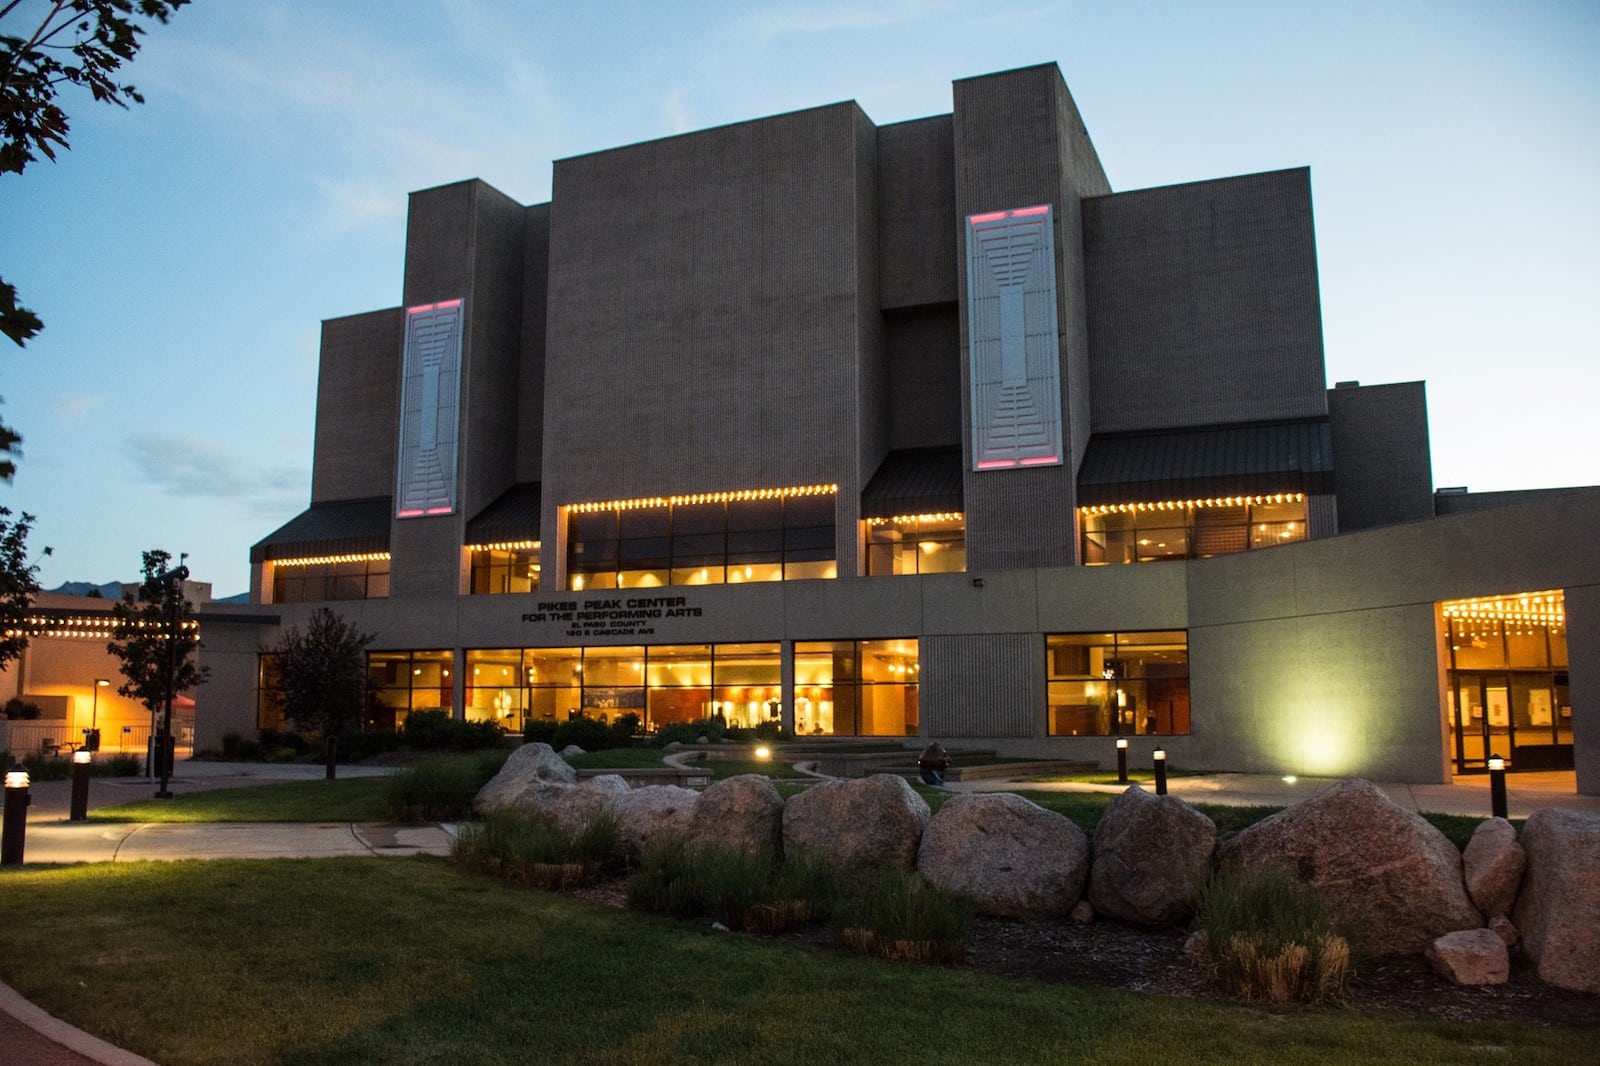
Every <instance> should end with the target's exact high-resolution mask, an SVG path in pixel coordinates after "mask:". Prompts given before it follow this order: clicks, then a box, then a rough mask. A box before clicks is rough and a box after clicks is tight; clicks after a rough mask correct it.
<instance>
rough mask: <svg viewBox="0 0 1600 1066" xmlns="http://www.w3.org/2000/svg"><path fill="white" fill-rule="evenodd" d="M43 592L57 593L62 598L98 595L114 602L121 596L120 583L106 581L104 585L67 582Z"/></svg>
mask: <svg viewBox="0 0 1600 1066" xmlns="http://www.w3.org/2000/svg"><path fill="white" fill-rule="evenodd" d="M45 591H46V592H55V593H59V594H61V595H63V596H93V595H95V594H96V593H99V594H100V595H101V596H104V597H105V598H106V599H108V600H114V599H117V598H118V597H119V596H121V595H122V582H120V581H108V582H106V583H105V584H104V585H96V584H94V583H93V582H89V581H67V582H63V583H62V584H61V585H60V586H59V587H57V588H53V589H46V590H45Z"/></svg>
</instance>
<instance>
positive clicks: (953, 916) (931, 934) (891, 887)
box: [839, 868, 973, 962]
mask: <svg viewBox="0 0 1600 1066" xmlns="http://www.w3.org/2000/svg"><path fill="white" fill-rule="evenodd" d="M972 917H973V907H972V904H971V903H970V902H969V901H968V900H966V899H963V898H962V897H960V896H957V895H954V894H952V893H950V892H946V891H945V890H943V889H941V888H939V887H937V886H935V885H934V884H932V883H930V882H929V881H927V880H926V879H924V878H923V877H922V875H921V874H918V873H916V872H914V871H911V870H902V869H899V868H895V869H891V870H887V871H885V872H884V873H883V875H882V876H880V877H879V878H878V880H877V881H876V882H874V883H873V884H872V885H871V887H869V888H868V889H867V891H866V892H864V893H862V894H861V895H860V896H857V897H855V898H854V899H852V900H850V901H849V902H848V904H847V905H846V907H845V913H844V916H843V920H842V922H841V925H840V930H839V939H840V940H841V941H843V943H844V945H845V946H846V947H848V948H850V949H851V950H853V951H859V952H861V953H862V954H865V955H877V956H879V957H881V958H885V959H896V960H903V961H907V962H959V961H960V960H961V959H963V958H965V957H966V954H967V937H968V935H969V934H970V933H971V931H972Z"/></svg>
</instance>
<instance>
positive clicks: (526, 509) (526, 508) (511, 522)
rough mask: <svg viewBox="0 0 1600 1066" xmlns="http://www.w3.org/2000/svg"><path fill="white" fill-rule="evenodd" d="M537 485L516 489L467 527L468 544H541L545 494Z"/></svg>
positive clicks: (534, 483)
mask: <svg viewBox="0 0 1600 1066" xmlns="http://www.w3.org/2000/svg"><path fill="white" fill-rule="evenodd" d="M540 489H541V485H540V483H539V482H537V481H525V482H523V483H522V484H520V485H513V486H511V487H510V488H509V489H507V490H506V491H505V492H502V493H501V494H500V497H499V499H497V500H495V501H494V502H493V503H491V504H490V505H489V506H487V507H485V508H484V509H483V510H481V511H479V512H478V514H477V515H476V516H475V517H474V518H473V519H472V520H471V521H470V522H468V523H467V543H468V544H508V543H512V542H515V541H519V540H539V539H540V537H539V528H540V527H539V509H540V507H541V506H542V505H543V503H544V493H543V492H541V491H540Z"/></svg>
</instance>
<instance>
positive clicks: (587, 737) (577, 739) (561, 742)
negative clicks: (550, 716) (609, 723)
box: [550, 718, 611, 751]
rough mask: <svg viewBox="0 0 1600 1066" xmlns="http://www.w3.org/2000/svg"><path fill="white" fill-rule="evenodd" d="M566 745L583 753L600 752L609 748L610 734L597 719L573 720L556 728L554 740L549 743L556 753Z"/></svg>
mask: <svg viewBox="0 0 1600 1066" xmlns="http://www.w3.org/2000/svg"><path fill="white" fill-rule="evenodd" d="M568 744H576V745H578V747H580V748H582V749H583V750H584V751H601V750H603V749H605V748H609V747H611V733H610V731H609V730H608V729H607V728H606V725H605V723H603V722H601V721H600V720H599V719H597V718H574V719H572V720H571V721H567V722H562V723H561V724H560V725H559V726H557V727H556V738H555V739H554V740H553V741H551V742H550V746H551V747H552V748H555V749H556V750H557V751H561V750H562V749H563V748H565V747H566V746H567V745H568Z"/></svg>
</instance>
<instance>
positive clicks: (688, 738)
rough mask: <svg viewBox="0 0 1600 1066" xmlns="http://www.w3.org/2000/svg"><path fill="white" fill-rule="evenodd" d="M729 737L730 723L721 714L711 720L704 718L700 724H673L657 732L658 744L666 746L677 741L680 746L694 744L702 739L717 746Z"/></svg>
mask: <svg viewBox="0 0 1600 1066" xmlns="http://www.w3.org/2000/svg"><path fill="white" fill-rule="evenodd" d="M727 735H728V723H727V721H726V720H725V719H724V718H723V717H722V715H720V714H714V715H712V716H711V717H710V718H702V719H701V720H700V721H698V722H673V723H672V724H671V725H664V726H662V727H661V728H660V729H658V730H656V744H657V745H666V744H671V743H672V742H674V741H676V742H678V743H679V744H694V743H697V742H698V741H699V740H700V738H701V737H705V738H706V740H707V741H708V742H709V743H712V744H716V743H718V742H719V741H721V740H722V739H723V738H725V737H726V736H727Z"/></svg>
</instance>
